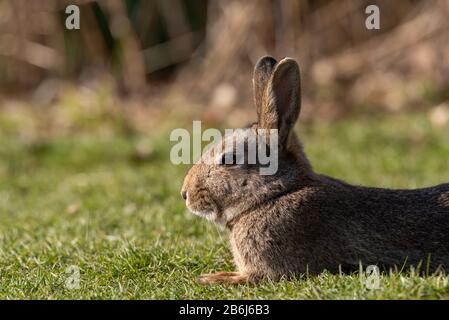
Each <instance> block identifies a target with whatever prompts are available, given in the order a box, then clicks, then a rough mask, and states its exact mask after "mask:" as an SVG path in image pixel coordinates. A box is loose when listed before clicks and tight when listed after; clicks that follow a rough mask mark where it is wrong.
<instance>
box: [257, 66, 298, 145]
mask: <svg viewBox="0 0 449 320" xmlns="http://www.w3.org/2000/svg"><path fill="white" fill-rule="evenodd" d="M300 109H301V80H300V74H299V66H298V64H297V63H296V61H295V60H293V59H291V58H284V59H282V60H281V61H280V62H279V63H278V64H277V65H276V67H275V69H274V70H273V72H272V74H271V76H270V79H269V81H268V83H267V85H266V88H265V92H264V99H263V103H262V112H261V117H260V119H259V126H260V127H261V128H264V129H278V130H279V131H278V134H279V142H280V143H281V144H282V143H285V142H286V139H287V138H288V136H289V134H290V131H291V129H292V128H293V126H294V125H295V122H296V120H297V119H298V116H299V111H300Z"/></svg>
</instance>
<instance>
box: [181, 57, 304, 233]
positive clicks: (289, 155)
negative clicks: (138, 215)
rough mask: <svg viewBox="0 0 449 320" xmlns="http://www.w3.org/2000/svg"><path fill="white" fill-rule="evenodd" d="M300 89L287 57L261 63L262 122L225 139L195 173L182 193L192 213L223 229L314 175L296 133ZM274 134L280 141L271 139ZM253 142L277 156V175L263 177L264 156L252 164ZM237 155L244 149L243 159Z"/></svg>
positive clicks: (256, 77)
mask: <svg viewBox="0 0 449 320" xmlns="http://www.w3.org/2000/svg"><path fill="white" fill-rule="evenodd" d="M300 89H301V85H300V74H299V67H298V64H297V63H296V61H295V60H293V59H291V58H284V59H282V60H281V61H279V63H277V62H276V60H275V59H274V58H272V57H268V56H267V57H263V58H261V59H260V60H259V61H258V63H257V64H256V66H255V69H254V74H253V90H254V102H255V106H256V110H257V116H258V121H257V123H255V124H253V125H251V126H250V127H248V128H246V129H242V130H237V131H234V132H233V133H232V134H231V135H227V136H225V137H224V138H223V139H222V140H221V141H220V142H218V143H217V144H216V145H214V146H212V147H211V148H209V149H208V150H207V151H206V152H204V153H203V155H202V156H201V158H200V159H199V161H198V162H197V163H196V164H195V165H194V166H193V167H192V168H191V169H190V170H189V172H188V173H187V176H186V177H185V179H184V183H183V186H182V190H181V194H182V196H183V198H184V199H185V201H186V206H187V207H188V209H189V210H190V211H191V212H192V213H194V214H197V215H199V216H203V217H205V218H208V219H210V220H212V221H215V222H217V223H219V224H225V225H226V224H230V222H231V221H232V220H233V219H235V218H237V217H238V216H239V215H241V214H242V213H244V212H246V211H248V210H255V209H256V208H257V206H259V205H261V204H263V203H265V202H266V201H269V200H270V199H274V198H276V197H278V196H280V195H281V194H284V193H286V192H289V191H291V190H292V189H294V188H295V186H296V185H297V184H298V182H299V181H301V179H303V178H304V177H306V176H307V175H308V174H309V173H310V172H311V167H310V164H309V162H308V160H307V159H306V157H305V155H304V153H303V151H302V147H301V144H300V142H299V140H298V139H297V138H296V136H295V134H294V133H293V127H294V124H295V122H296V120H297V118H298V116H299V112H300V104H301V102H300V94H301V90H300ZM260 132H264V134H265V138H264V139H262V138H260V134H259V133H260ZM268 132H269V133H270V134H268V135H267V133H268ZM273 132H274V133H273ZM273 134H275V135H276V138H277V139H275V140H271V139H268V137H267V136H269V135H273ZM253 137H256V141H257V148H258V149H257V150H262V149H265V150H268V149H269V152H272V153H273V154H270V160H273V161H276V168H277V170H276V171H275V172H273V174H261V169H263V167H264V166H265V167H266V163H262V161H261V159H260V157H256V161H254V162H250V161H248V159H249V158H250V156H249V148H248V141H254V140H251V139H252V138H253ZM270 137H271V136H270ZM276 140H277V141H276ZM273 141H274V142H273ZM273 144H276V145H275V146H274V145H273ZM229 146H231V148H229ZM261 146H263V147H261ZM236 150H244V152H243V159H242V154H239V153H236ZM227 160H231V161H227Z"/></svg>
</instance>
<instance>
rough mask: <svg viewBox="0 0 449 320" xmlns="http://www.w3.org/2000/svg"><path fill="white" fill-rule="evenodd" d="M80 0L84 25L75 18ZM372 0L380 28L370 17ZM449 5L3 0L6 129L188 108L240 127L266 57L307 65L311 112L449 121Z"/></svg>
mask: <svg viewBox="0 0 449 320" xmlns="http://www.w3.org/2000/svg"><path fill="white" fill-rule="evenodd" d="M70 4H76V5H78V6H79V8H80V15H81V20H80V21H81V23H80V30H67V29H66V27H65V19H66V18H67V17H68V14H66V13H65V8H66V6H68V5H70ZM370 4H376V5H377V6H378V7H379V8H380V27H381V28H380V29H379V30H367V29H366V27H365V19H366V17H367V16H368V15H367V14H366V13H365V8H366V7H367V6H368V5H370ZM448 16H449V3H448V2H447V1H444V0H442V1H420V0H401V1H387V0H384V1H363V0H360V1H359V0H342V1H341V0H339V1H336V0H320V1H311V0H291V1H287V0H259V1H243V0H231V1H223V0H215V1H207V0H189V1H185V0H126V1H121V0H99V1H90V0H84V1H62V0H39V1H27V0H2V1H0V114H1V116H0V126H1V128H2V132H9V133H17V134H21V135H23V136H27V137H30V136H36V135H48V134H54V133H58V134H64V133H71V132H73V131H77V130H80V129H81V130H83V129H95V130H97V129H100V130H103V129H104V130H107V127H108V126H109V125H112V126H113V127H115V126H117V125H118V126H120V128H121V129H124V130H128V131H133V130H137V131H143V132H151V131H152V130H155V126H156V125H160V124H161V123H164V121H165V119H167V118H170V119H171V120H173V119H174V118H183V117H185V118H189V119H190V118H196V119H203V120H206V121H210V122H211V123H220V124H223V123H225V124H231V125H234V126H238V125H241V124H243V123H245V122H248V121H250V120H252V119H253V118H254V115H253V109H252V100H251V94H252V93H251V73H252V68H253V65H254V63H255V62H256V61H257V59H258V58H259V57H260V56H262V55H265V54H270V55H273V56H275V57H276V58H278V59H280V58H282V57H284V56H291V57H293V58H295V59H298V61H299V62H300V66H301V68H302V78H303V95H304V97H303V110H302V120H303V121H316V120H335V119H339V118H341V117H345V116H352V115H354V114H358V113H369V114H372V113H378V112H379V113H385V112H393V113H396V112H407V111H408V110H411V109H418V110H424V111H427V110H428V111H429V112H430V113H431V114H430V117H432V119H434V122H436V123H442V124H445V123H446V122H447V121H449V111H448V108H449V107H448V104H447V101H448V99H449V90H448V88H449V58H448V57H449V41H448V39H449V19H447V17H448ZM105 128H106V129H105Z"/></svg>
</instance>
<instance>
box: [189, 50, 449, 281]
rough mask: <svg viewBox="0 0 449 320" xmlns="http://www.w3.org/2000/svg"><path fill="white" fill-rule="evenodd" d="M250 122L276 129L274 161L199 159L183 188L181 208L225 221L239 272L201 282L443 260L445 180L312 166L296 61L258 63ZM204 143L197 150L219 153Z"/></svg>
mask: <svg viewBox="0 0 449 320" xmlns="http://www.w3.org/2000/svg"><path fill="white" fill-rule="evenodd" d="M253 82H254V83H253V84H254V94H255V98H254V100H255V104H256V110H257V112H258V122H257V124H255V125H253V127H252V129H253V130H257V129H258V128H276V129H278V130H279V136H280V152H279V169H278V172H277V173H276V174H275V175H273V176H262V175H260V174H259V173H258V171H257V170H256V169H257V168H252V167H245V166H240V165H233V166H224V165H219V164H214V165H206V164H204V163H197V164H196V165H194V166H193V167H192V169H191V170H190V171H189V173H188V174H187V176H186V178H185V181H184V185H183V188H182V193H183V196H184V197H185V198H186V204H187V206H188V207H189V209H190V210H191V211H192V212H194V213H196V214H198V215H201V216H205V217H206V218H208V219H210V220H213V221H215V222H217V223H220V224H222V225H225V226H227V227H228V228H229V229H230V232H231V233H230V238H231V239H230V240H231V241H230V242H231V249H232V252H233V255H234V261H235V264H236V266H237V269H238V272H236V273H229V272H224V273H215V274H208V275H204V276H202V277H201V278H200V279H199V281H200V283H232V284H238V283H247V282H252V283H256V282H257V281H258V280H260V279H262V278H264V277H268V278H271V279H274V280H277V279H279V278H281V277H283V276H287V277H288V276H291V275H297V274H302V273H305V272H309V273H311V274H317V273H320V272H322V271H323V270H328V271H331V272H338V271H339V270H343V271H345V270H348V271H351V270H354V269H357V268H358V266H359V264H360V263H362V264H363V265H365V266H366V265H370V264H376V265H378V266H381V267H385V268H391V267H395V266H396V267H399V268H400V267H401V266H418V265H419V264H420V263H421V262H423V263H424V264H426V263H428V262H429V263H430V264H429V267H430V271H432V270H435V269H436V268H437V267H443V268H448V267H449V184H442V185H439V186H435V187H431V188H425V189H416V190H389V189H380V188H367V187H361V186H353V185H349V184H347V183H345V182H343V181H340V180H337V179H334V178H330V177H327V176H324V175H320V174H317V173H315V172H314V171H313V170H312V168H311V166H310V164H309V162H308V160H307V158H306V156H305V155H304V153H303V150H302V147H301V144H300V142H299V140H298V139H297V138H296V136H295V135H294V133H293V132H292V128H293V126H294V123H295V122H296V120H297V117H298V115H299V111H300V79H299V68H298V65H297V64H296V62H295V61H294V60H292V59H289V58H286V59H283V60H281V61H280V62H279V63H277V64H276V62H275V60H274V59H273V58H271V57H264V58H262V59H261V60H260V61H259V62H258V64H257V65H256V68H255V72H254V78H253ZM214 151H217V150H213V149H212V150H211V151H209V152H208V153H206V154H205V155H203V157H212V156H217V155H216V154H214Z"/></svg>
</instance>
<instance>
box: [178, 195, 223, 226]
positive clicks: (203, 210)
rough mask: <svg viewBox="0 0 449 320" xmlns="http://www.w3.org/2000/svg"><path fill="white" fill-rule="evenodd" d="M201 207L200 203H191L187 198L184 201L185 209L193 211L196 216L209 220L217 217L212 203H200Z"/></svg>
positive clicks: (215, 207) (215, 208)
mask: <svg viewBox="0 0 449 320" xmlns="http://www.w3.org/2000/svg"><path fill="white" fill-rule="evenodd" d="M202 204H203V207H201V204H198V203H192V202H190V201H189V199H188V200H187V201H186V206H187V209H189V211H190V212H191V213H193V214H194V215H196V216H199V217H203V218H206V219H208V220H211V221H215V220H216V219H217V218H218V213H217V212H218V210H217V206H216V205H215V204H214V203H211V204H209V203H207V204H206V203H202Z"/></svg>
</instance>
